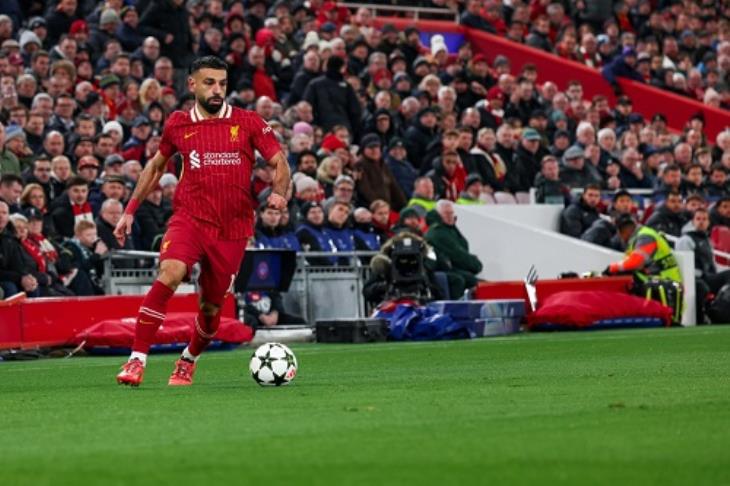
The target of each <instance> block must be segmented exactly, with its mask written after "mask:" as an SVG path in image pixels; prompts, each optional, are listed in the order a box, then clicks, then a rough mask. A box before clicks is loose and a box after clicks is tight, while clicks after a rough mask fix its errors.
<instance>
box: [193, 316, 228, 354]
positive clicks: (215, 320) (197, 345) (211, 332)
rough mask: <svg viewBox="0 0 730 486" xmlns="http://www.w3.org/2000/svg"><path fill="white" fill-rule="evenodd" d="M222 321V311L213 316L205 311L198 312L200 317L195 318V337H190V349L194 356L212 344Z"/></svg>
mask: <svg viewBox="0 0 730 486" xmlns="http://www.w3.org/2000/svg"><path fill="white" fill-rule="evenodd" d="M220 323H221V311H220V310H218V313H217V314H216V315H214V316H212V317H210V316H206V315H205V314H203V311H199V312H198V317H197V318H196V319H195V329H194V330H193V337H192V338H191V339H190V344H189V345H188V351H190V354H192V355H193V356H200V353H202V352H203V350H204V349H205V348H206V346H208V344H210V342H211V341H212V340H213V336H215V333H216V331H218V326H219V325H220Z"/></svg>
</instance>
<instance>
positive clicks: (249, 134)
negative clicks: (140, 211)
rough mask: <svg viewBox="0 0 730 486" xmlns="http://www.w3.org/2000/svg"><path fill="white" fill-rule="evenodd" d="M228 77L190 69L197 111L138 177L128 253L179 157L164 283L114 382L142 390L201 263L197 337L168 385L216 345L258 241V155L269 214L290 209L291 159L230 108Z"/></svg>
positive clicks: (184, 379) (181, 115)
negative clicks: (179, 294) (174, 303)
mask: <svg viewBox="0 0 730 486" xmlns="http://www.w3.org/2000/svg"><path fill="white" fill-rule="evenodd" d="M226 69H227V65H226V63H225V62H223V61H222V60H220V59H219V58H217V57H215V56H205V57H202V58H199V59H197V60H195V61H194V62H193V63H192V65H191V66H190V76H189V77H188V88H189V89H190V91H191V92H193V93H194V94H195V106H194V107H193V108H192V109H191V110H190V111H184V112H183V111H176V112H174V113H173V114H172V115H171V116H170V118H169V119H168V121H167V123H166V124H165V127H164V130H163V133H162V140H161V142H160V147H159V150H158V152H157V154H156V155H155V156H154V158H152V159H151V160H150V161H149V162H148V163H147V165H146V166H145V168H144V170H143V171H142V173H141V175H140V177H139V181H138V182H137V187H136V188H135V190H134V193H133V194H132V198H131V199H130V201H129V204H128V206H127V209H126V211H125V213H124V216H123V217H122V219H121V220H120V221H119V224H117V226H116V228H115V230H114V235H115V236H116V238H117V239H118V240H119V241H120V242H121V243H123V242H124V240H125V238H126V237H127V236H128V235H129V234H130V233H131V231H132V225H133V223H134V213H135V211H136V210H137V208H138V207H139V205H140V204H141V202H142V201H144V200H145V198H146V197H147V195H148V194H149V193H150V192H151V191H153V190H154V189H155V188H156V187H157V186H158V183H159V180H160V177H162V175H163V174H164V173H165V168H166V166H167V159H169V158H170V157H171V156H172V155H173V154H175V153H179V154H180V155H182V157H183V159H184V161H183V169H182V174H181V175H180V182H179V185H178V187H177V190H176V192H175V199H174V214H173V216H172V218H171V219H170V222H169V224H168V228H167V232H166V233H165V236H164V238H163V239H162V244H161V247H160V271H159V275H158V277H157V280H156V281H155V283H154V284H153V285H152V288H151V289H150V290H149V292H148V293H147V295H146V297H145V299H144V301H143V302H142V305H141V306H140V308H139V314H138V317H137V325H136V328H135V338H134V344H133V346H132V354H131V356H130V358H129V361H127V363H125V364H124V365H123V366H122V371H121V372H120V373H119V374H118V375H117V382H118V383H120V384H125V385H132V386H138V385H139V384H140V383H142V379H143V376H144V370H145V364H146V361H147V353H148V352H149V349H150V346H151V344H152V342H153V339H154V337H155V334H156V332H157V329H158V328H159V327H160V325H161V324H162V321H163V320H164V318H165V313H166V309H167V303H168V301H169V300H170V298H171V297H172V295H173V294H174V292H175V289H176V288H177V286H178V285H179V284H180V283H181V282H182V281H183V280H184V279H185V278H186V277H187V276H189V274H190V270H191V268H192V266H193V265H194V264H195V263H196V262H200V265H201V273H200V279H199V284H200V294H201V295H200V310H199V312H198V315H197V317H196V319H195V330H194V332H193V336H192V339H191V341H190V344H189V345H188V346H187V347H186V348H185V350H184V351H183V352H182V356H181V357H180V359H179V360H177V362H176V363H175V370H174V371H173V373H172V376H171V377H170V380H169V382H168V384H169V385H191V384H192V383H193V374H194V373H195V363H196V360H197V359H198V357H199V356H200V354H201V353H202V352H203V350H204V349H205V347H206V346H207V345H208V344H209V343H210V341H211V339H213V336H215V333H216V330H217V329H218V324H219V323H220V310H221V306H222V304H223V300H224V297H225V295H226V293H227V292H228V289H229V288H231V286H232V284H233V280H234V279H235V277H236V273H237V272H238V269H239V267H240V264H241V260H242V258H243V255H244V251H245V248H246V242H247V240H248V238H249V237H251V236H252V235H253V222H254V208H255V207H256V203H255V201H254V200H253V197H252V195H251V171H252V168H253V166H254V163H255V160H256V157H255V155H254V150H257V151H258V152H259V153H260V154H261V156H262V157H263V158H264V159H265V160H266V161H267V162H268V164H269V165H270V166H271V167H272V168H274V170H275V175H274V180H273V184H272V193H271V195H270V196H269V197H268V201H267V202H268V205H269V206H270V207H273V208H276V209H279V210H281V209H283V208H285V207H286V204H287V200H286V193H287V189H288V187H289V182H290V174H289V164H288V163H287V159H286V157H285V156H284V154H283V153H282V152H281V148H280V146H279V143H278V142H277V140H276V137H275V136H274V132H273V130H272V128H271V127H270V126H269V125H268V124H267V123H266V122H265V121H264V120H263V119H261V117H259V115H257V114H256V113H255V112H252V111H247V110H242V109H239V108H234V107H232V106H230V105H229V104H228V103H226V102H225V99H224V96H225V93H226V83H227V73H226Z"/></svg>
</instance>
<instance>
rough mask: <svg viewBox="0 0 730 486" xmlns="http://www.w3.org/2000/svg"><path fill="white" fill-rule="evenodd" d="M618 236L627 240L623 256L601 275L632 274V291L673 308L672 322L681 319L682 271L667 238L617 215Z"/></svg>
mask: <svg viewBox="0 0 730 486" xmlns="http://www.w3.org/2000/svg"><path fill="white" fill-rule="evenodd" d="M616 227H617V229H618V234H619V237H620V238H621V239H622V240H623V241H624V242H627V245H626V257H625V258H624V259H623V260H621V261H619V262H613V263H611V264H610V265H609V266H608V267H607V268H606V269H605V270H604V271H603V274H604V275H617V274H620V273H632V274H633V275H634V279H635V281H636V285H634V289H633V292H634V293H637V294H639V295H642V296H645V297H646V298H647V299H649V298H653V299H655V300H658V301H660V302H661V303H662V304H664V305H666V306H669V307H671V308H673V310H674V315H673V320H674V322H677V323H678V322H680V321H681V318H682V310H683V307H684V304H683V291H682V273H681V272H680V271H679V265H678V264H677V259H676V258H675V256H674V253H673V252H672V247H671V246H669V243H668V242H667V240H666V239H665V238H664V236H662V234H661V233H659V232H658V231H656V230H655V229H653V228H650V227H649V226H641V225H638V224H637V223H636V221H634V219H633V218H632V217H631V216H630V215H621V216H620V217H619V218H618V220H617V222H616Z"/></svg>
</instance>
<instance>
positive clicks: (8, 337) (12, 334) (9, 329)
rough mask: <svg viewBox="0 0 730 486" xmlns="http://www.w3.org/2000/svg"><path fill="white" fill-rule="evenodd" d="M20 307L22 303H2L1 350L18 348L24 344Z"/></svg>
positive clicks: (0, 324) (0, 303)
mask: <svg viewBox="0 0 730 486" xmlns="http://www.w3.org/2000/svg"><path fill="white" fill-rule="evenodd" d="M20 306H21V302H13V303H12V304H7V305H4V303H3V302H2V301H0V349H2V348H17V347H20V345H21V344H22V342H23V326H22V325H21V321H20Z"/></svg>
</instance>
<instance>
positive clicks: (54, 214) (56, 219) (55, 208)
mask: <svg viewBox="0 0 730 486" xmlns="http://www.w3.org/2000/svg"><path fill="white" fill-rule="evenodd" d="M49 211H50V213H51V218H52V219H53V226H54V227H55V228H56V232H57V233H58V236H59V237H60V238H73V236H74V226H75V225H76V218H75V217H74V212H73V209H72V208H71V200H70V199H69V198H68V194H62V195H61V196H59V197H58V198H56V200H55V201H54V202H53V204H52V205H51V207H50V210H49Z"/></svg>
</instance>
